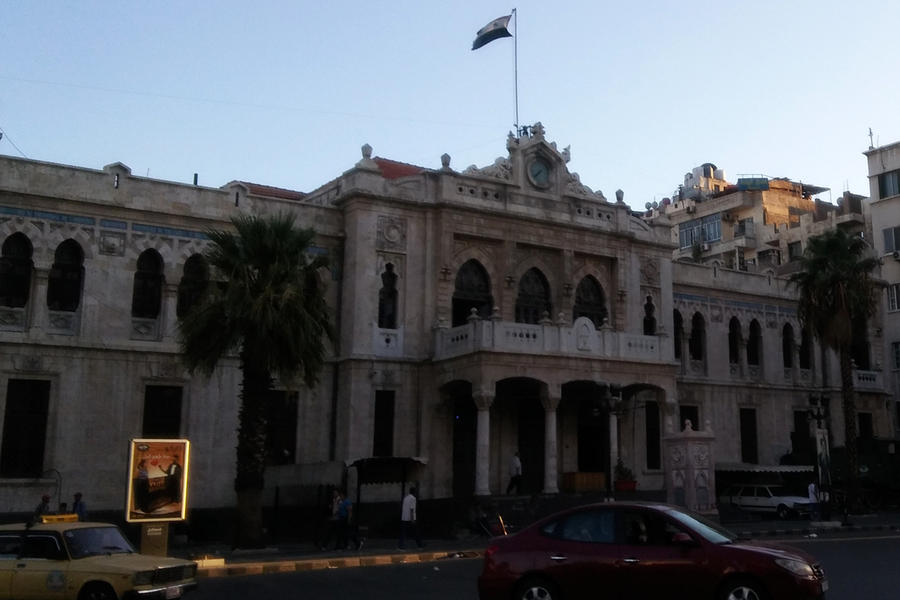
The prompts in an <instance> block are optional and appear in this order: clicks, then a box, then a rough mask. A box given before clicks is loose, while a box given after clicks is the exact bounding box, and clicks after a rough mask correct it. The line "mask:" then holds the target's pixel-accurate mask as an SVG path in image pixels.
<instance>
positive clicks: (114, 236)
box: [99, 231, 125, 256]
mask: <svg viewBox="0 0 900 600" xmlns="http://www.w3.org/2000/svg"><path fill="white" fill-rule="evenodd" d="M99 249H100V254H107V255H111V256H124V255H125V234H124V233H118V232H111V231H104V232H101V233H100V248H99Z"/></svg>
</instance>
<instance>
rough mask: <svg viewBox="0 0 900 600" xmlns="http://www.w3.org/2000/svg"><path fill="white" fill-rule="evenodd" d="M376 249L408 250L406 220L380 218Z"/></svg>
mask: <svg viewBox="0 0 900 600" xmlns="http://www.w3.org/2000/svg"><path fill="white" fill-rule="evenodd" d="M376 247H377V248H378V249H379V250H406V219H402V218H400V217H390V216H387V215H381V216H379V217H378V235H377V236H376Z"/></svg>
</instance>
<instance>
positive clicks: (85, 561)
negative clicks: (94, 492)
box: [0, 515, 197, 600]
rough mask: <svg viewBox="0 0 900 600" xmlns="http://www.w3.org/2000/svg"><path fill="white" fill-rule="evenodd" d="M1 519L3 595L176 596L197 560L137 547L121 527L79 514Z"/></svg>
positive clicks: (47, 598)
mask: <svg viewBox="0 0 900 600" xmlns="http://www.w3.org/2000/svg"><path fill="white" fill-rule="evenodd" d="M42 521H44V522H40V523H35V524H16V525H0V600H6V599H12V598H15V600H30V599H33V600H51V599H54V600H55V599H60V600H136V599H138V598H140V599H141V600H171V599H173V598H180V597H181V596H182V595H184V593H185V592H187V591H189V590H192V589H194V588H196V587H197V578H196V576H197V564H196V563H194V562H191V561H188V560H182V559H177V558H167V557H161V556H149V555H146V554H138V553H137V552H135V550H134V548H133V547H132V545H131V543H130V542H129V541H128V539H127V538H126V537H125V536H124V535H123V534H122V532H121V531H120V530H119V528H118V527H116V526H115V525H111V524H109V523H88V522H79V521H78V520H77V517H76V516H75V515H60V516H56V517H44V518H43V520H42Z"/></svg>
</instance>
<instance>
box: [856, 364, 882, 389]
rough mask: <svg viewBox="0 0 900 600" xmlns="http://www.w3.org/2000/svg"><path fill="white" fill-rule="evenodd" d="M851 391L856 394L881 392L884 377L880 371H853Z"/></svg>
mask: <svg viewBox="0 0 900 600" xmlns="http://www.w3.org/2000/svg"><path fill="white" fill-rule="evenodd" d="M853 389H854V390H856V391H857V392H869V391H871V392H883V391H884V377H883V376H882V373H881V371H861V370H859V369H854V370H853Z"/></svg>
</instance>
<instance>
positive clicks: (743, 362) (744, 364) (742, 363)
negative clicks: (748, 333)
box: [697, 334, 750, 427]
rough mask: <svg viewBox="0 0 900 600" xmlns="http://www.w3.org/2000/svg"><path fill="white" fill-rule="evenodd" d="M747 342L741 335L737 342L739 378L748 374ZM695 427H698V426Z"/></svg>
mask: <svg viewBox="0 0 900 600" xmlns="http://www.w3.org/2000/svg"><path fill="white" fill-rule="evenodd" d="M747 341H748V340H747V339H746V338H744V337H743V334H742V335H741V339H740V340H738V368H739V369H740V372H739V373H738V375H740V376H741V377H747V376H748V375H749V374H750V363H749V361H748V360H747V348H749V344H748V343H747ZM697 426H698V427H699V424H697Z"/></svg>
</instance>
